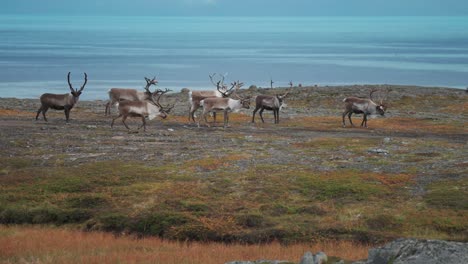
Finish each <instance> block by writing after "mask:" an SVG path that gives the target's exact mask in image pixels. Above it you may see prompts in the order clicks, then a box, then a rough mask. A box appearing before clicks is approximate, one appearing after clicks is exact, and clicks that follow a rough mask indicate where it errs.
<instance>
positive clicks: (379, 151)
mask: <svg viewBox="0 0 468 264" xmlns="http://www.w3.org/2000/svg"><path fill="white" fill-rule="evenodd" d="M367 152H369V153H376V154H383V155H388V153H389V152H388V150H385V149H380V148H378V149H369V150H368V151H367Z"/></svg>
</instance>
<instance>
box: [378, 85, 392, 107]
mask: <svg viewBox="0 0 468 264" xmlns="http://www.w3.org/2000/svg"><path fill="white" fill-rule="evenodd" d="M391 91H392V90H391V89H389V88H388V87H387V88H386V89H385V92H386V93H385V96H384V97H383V98H382V99H381V100H380V104H383V102H384V101H386V100H387V97H388V94H389V93H390V92H391Z"/></svg>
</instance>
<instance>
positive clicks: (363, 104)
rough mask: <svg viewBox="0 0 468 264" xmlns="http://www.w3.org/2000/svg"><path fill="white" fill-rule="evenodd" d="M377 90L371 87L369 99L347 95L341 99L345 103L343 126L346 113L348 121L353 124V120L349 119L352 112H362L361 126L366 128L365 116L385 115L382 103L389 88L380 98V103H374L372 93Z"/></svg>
mask: <svg viewBox="0 0 468 264" xmlns="http://www.w3.org/2000/svg"><path fill="white" fill-rule="evenodd" d="M376 91H377V90H375V89H372V90H371V91H370V94H369V99H365V98H358V97H347V98H345V99H344V100H343V102H344V103H345V110H344V112H343V116H342V117H343V127H346V124H345V116H346V115H348V119H349V123H351V125H352V126H354V124H353V121H351V115H352V114H363V115H364V117H363V118H362V122H361V127H362V126H364V127H366V128H367V116H368V115H377V114H379V115H382V116H383V115H385V111H386V110H387V106H386V105H385V104H384V103H383V101H384V100H385V99H386V98H387V95H388V93H389V90H387V93H386V95H385V97H384V98H383V99H381V100H380V103H375V102H374V100H373V98H372V94H373V93H375V92H376Z"/></svg>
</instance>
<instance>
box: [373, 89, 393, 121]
mask: <svg viewBox="0 0 468 264" xmlns="http://www.w3.org/2000/svg"><path fill="white" fill-rule="evenodd" d="M375 92H377V90H376V89H372V90H371V91H370V94H369V99H370V100H371V101H372V102H373V103H374V104H375V105H376V106H375V110H376V111H377V113H378V114H380V115H382V116H383V115H385V111H386V110H387V105H386V104H385V103H384V100H386V99H387V97H388V93H389V92H390V90H389V89H386V90H385V95H384V96H383V97H381V99H380V102H379V103H376V102H375V101H374V99H373V98H372V94H373V93H375Z"/></svg>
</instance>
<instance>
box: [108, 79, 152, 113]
mask: <svg viewBox="0 0 468 264" xmlns="http://www.w3.org/2000/svg"><path fill="white" fill-rule="evenodd" d="M145 80H146V86H145V91H143V92H141V91H137V90H136V89H126V88H111V89H109V91H108V94H109V101H108V102H107V104H106V115H110V113H111V106H113V105H115V104H117V102H120V101H123V100H127V101H143V100H149V99H150V98H151V92H148V91H149V90H148V89H149V88H150V86H151V85H155V86H156V85H157V84H158V81H157V80H156V76H155V77H154V78H153V79H149V78H146V77H145Z"/></svg>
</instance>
